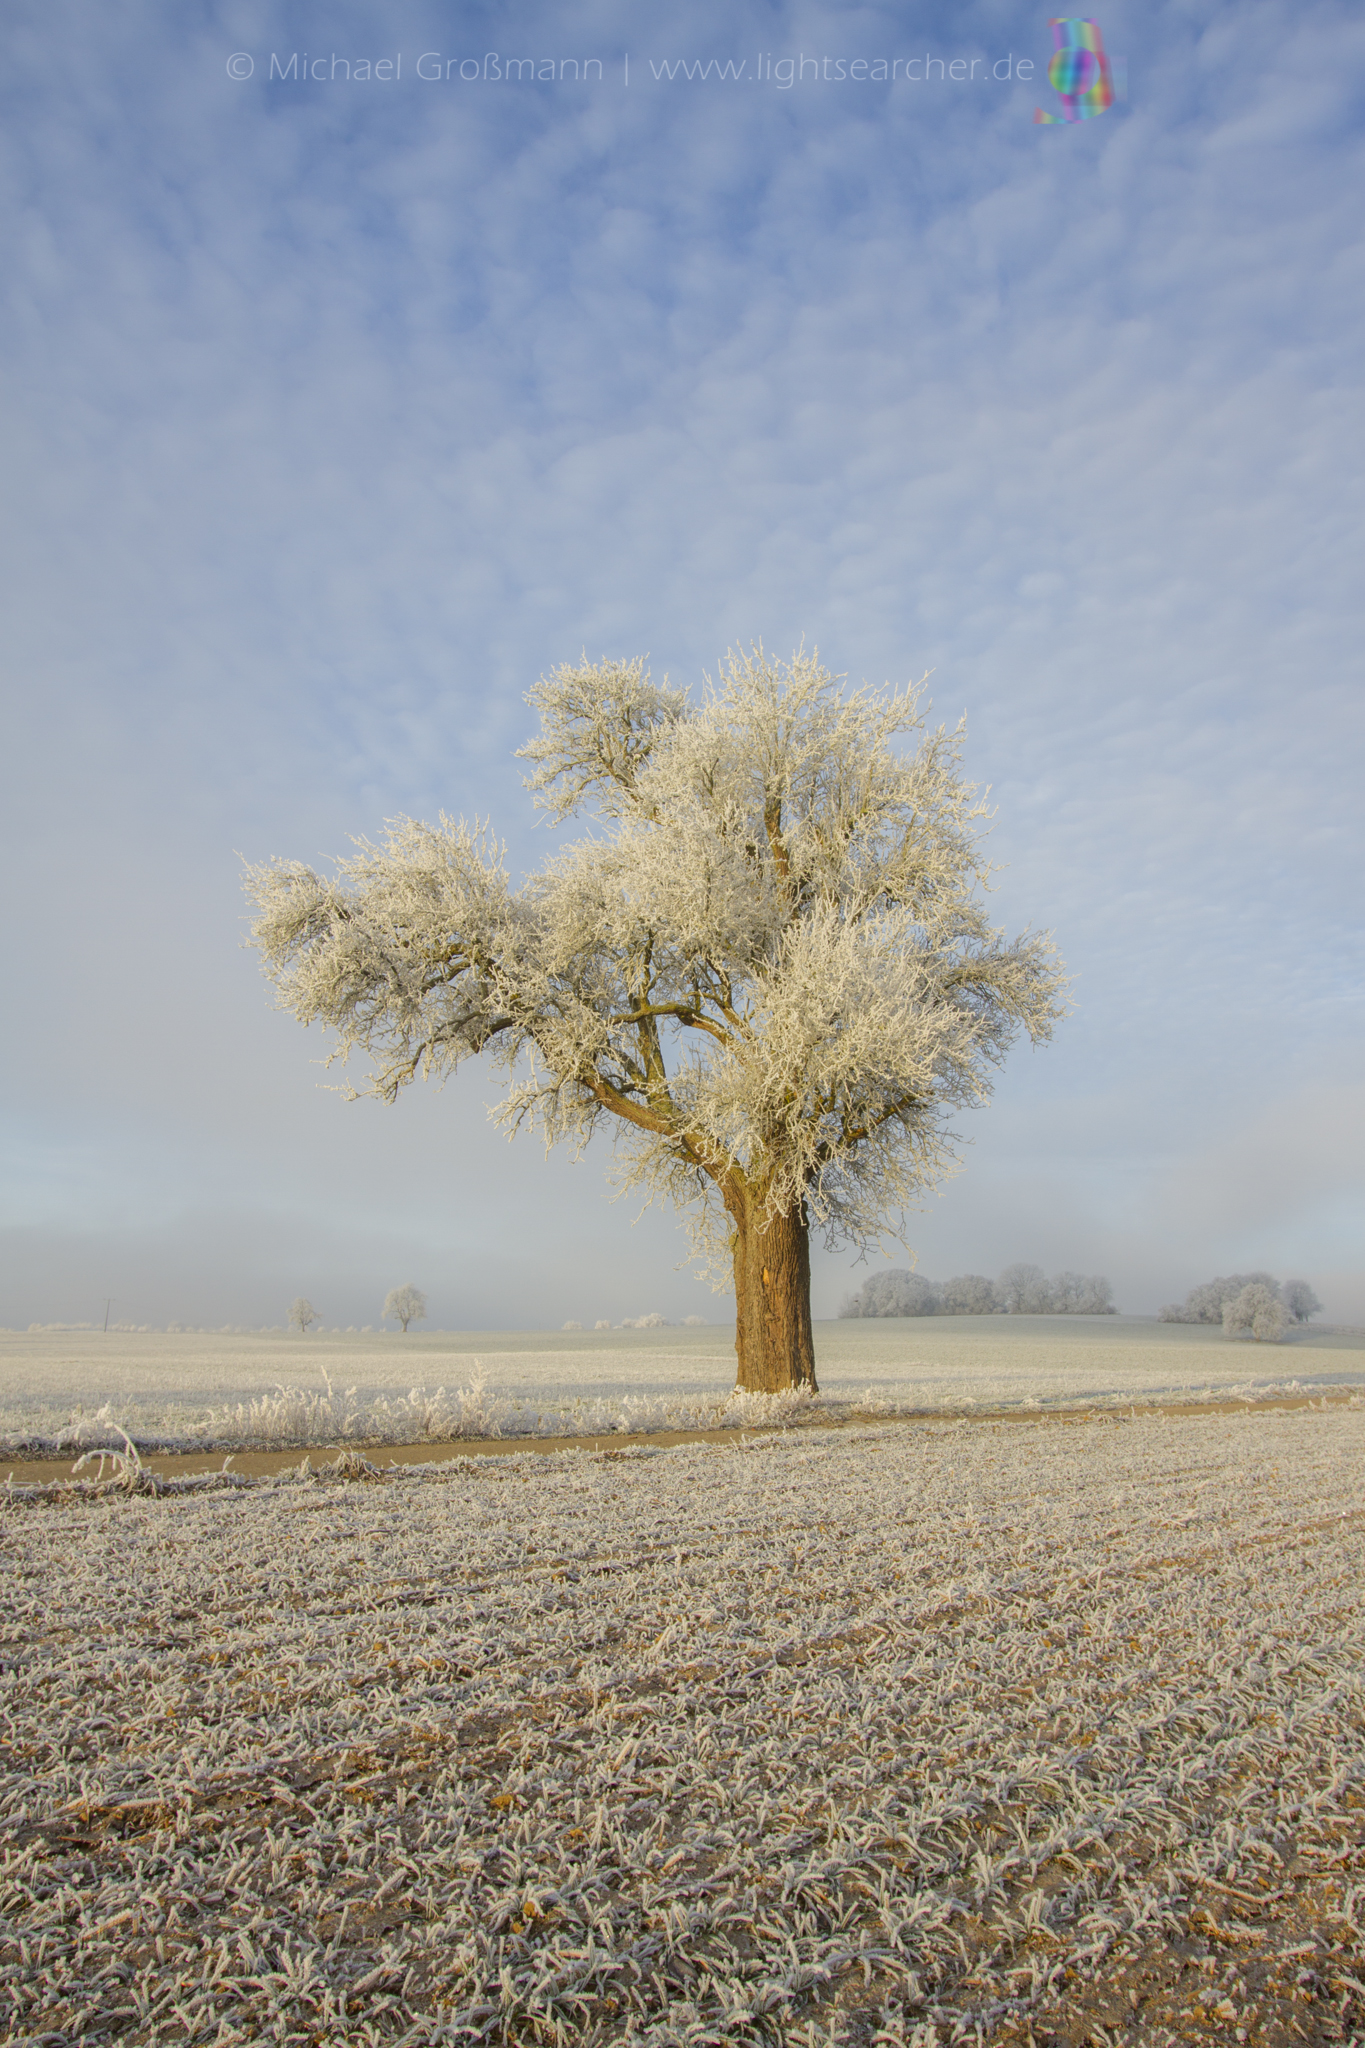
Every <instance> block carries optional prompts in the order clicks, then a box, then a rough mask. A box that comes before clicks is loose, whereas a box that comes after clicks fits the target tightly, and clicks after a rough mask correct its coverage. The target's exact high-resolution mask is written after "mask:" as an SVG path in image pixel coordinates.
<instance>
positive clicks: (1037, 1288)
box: [995, 1260, 1052, 1316]
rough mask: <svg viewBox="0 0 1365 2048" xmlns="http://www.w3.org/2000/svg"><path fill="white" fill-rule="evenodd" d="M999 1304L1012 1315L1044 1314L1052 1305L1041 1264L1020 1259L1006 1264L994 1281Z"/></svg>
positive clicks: (1050, 1294) (1049, 1290)
mask: <svg viewBox="0 0 1365 2048" xmlns="http://www.w3.org/2000/svg"><path fill="white" fill-rule="evenodd" d="M995 1292H996V1296H997V1299H998V1300H999V1302H1000V1306H1001V1307H1002V1308H1003V1309H1005V1310H1006V1311H1007V1313H1008V1314H1010V1315H1012V1316H1045V1315H1046V1314H1047V1313H1048V1310H1049V1309H1050V1308H1051V1307H1052V1293H1051V1289H1050V1288H1049V1286H1048V1281H1047V1275H1046V1273H1044V1271H1043V1269H1042V1267H1041V1266H1030V1265H1027V1264H1025V1263H1024V1262H1023V1261H1022V1260H1021V1261H1020V1262H1019V1263H1018V1264H1016V1265H1013V1266H1006V1268H1005V1270H1004V1272H1003V1273H1002V1274H1001V1275H1000V1277H999V1279H998V1280H997V1281H996V1283H995Z"/></svg>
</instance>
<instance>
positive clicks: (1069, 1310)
mask: <svg viewBox="0 0 1365 2048" xmlns="http://www.w3.org/2000/svg"><path fill="white" fill-rule="evenodd" d="M995 1293H996V1299H997V1301H998V1303H999V1305H1000V1306H1001V1307H1002V1308H1005V1309H1007V1310H1008V1311H1009V1313H1010V1314H1011V1315H1014V1316H1112V1315H1113V1314H1114V1290H1113V1288H1112V1287H1111V1285H1110V1284H1109V1282H1108V1281H1107V1280H1106V1279H1105V1277H1104V1275H1103V1273H1054V1274H1053V1276H1052V1278H1051V1279H1050V1280H1049V1279H1048V1277H1047V1275H1046V1274H1045V1273H1044V1271H1043V1269H1042V1267H1041V1266H1027V1265H1022V1264H1021V1265H1017V1266H1006V1268H1005V1270H1004V1272H1003V1273H1002V1274H1001V1275H1000V1278H999V1279H998V1280H997V1281H996V1283H995Z"/></svg>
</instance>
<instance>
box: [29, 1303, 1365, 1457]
mask: <svg viewBox="0 0 1365 2048" xmlns="http://www.w3.org/2000/svg"><path fill="white" fill-rule="evenodd" d="M816 1350H817V1363H818V1369H819V1375H820V1383H821V1388H822V1393H821V1398H820V1401H819V1403H818V1406H817V1407H816V1408H815V1409H813V1410H811V1411H810V1412H809V1413H808V1414H807V1416H806V1419H807V1420H813V1419H816V1418H817V1417H818V1416H820V1415H825V1416H847V1415H849V1414H852V1413H861V1414H865V1415H884V1414H897V1413H900V1414H904V1413H922V1414H935V1413H938V1414H954V1413H970V1412H971V1411H972V1410H973V1409H974V1408H992V1407H1003V1408H1015V1407H1022V1408H1048V1407H1056V1406H1059V1405H1067V1406H1075V1405H1092V1406H1099V1407H1103V1406H1119V1405H1123V1404H1125V1403H1131V1402H1133V1401H1134V1400H1144V1401H1147V1400H1164V1401H1187V1400H1191V1399H1194V1400H1212V1399H1216V1398H1223V1397H1226V1396H1227V1395H1229V1394H1236V1395H1239V1396H1241V1397H1242V1398H1244V1399H1247V1400H1255V1399H1258V1398H1266V1397H1267V1396H1272V1395H1277V1394H1280V1393H1283V1392H1285V1391H1291V1392H1293V1391H1308V1392H1312V1393H1315V1394H1320V1393H1322V1392H1324V1391H1326V1390H1328V1389H1331V1388H1334V1387H1342V1386H1350V1387H1355V1388H1358V1389H1362V1390H1365V1338H1363V1337H1362V1335H1361V1333H1359V1332H1356V1333H1348V1334H1346V1335H1339V1336H1334V1335H1332V1334H1331V1333H1328V1332H1323V1331H1307V1332H1302V1333H1298V1334H1297V1335H1296V1338H1295V1340H1294V1341H1293V1342H1291V1343H1288V1344H1284V1345H1269V1346H1268V1345H1253V1344H1239V1343H1233V1342H1230V1341H1229V1340H1228V1339H1227V1338H1226V1337H1224V1335H1223V1333H1222V1331H1221V1330H1214V1329H1207V1330H1205V1329H1190V1328H1188V1327H1182V1326H1177V1325H1167V1324H1158V1323H1149V1322H1141V1321H1138V1320H1137V1319H1135V1318H1134V1319H1126V1318H1114V1317H1100V1318H1096V1319H1093V1320H1091V1319H1087V1318H1082V1317H1068V1316H1059V1317H1032V1316H1029V1317H1011V1316H985V1317H971V1316H962V1317H945V1318H924V1319H914V1320H910V1321H906V1322H897V1323H874V1322H867V1323H863V1322H836V1323H823V1324H818V1325H817V1326H816ZM734 1376H735V1360H734V1349H733V1333H732V1331H731V1329H730V1328H729V1327H728V1326H724V1325H713V1326H711V1327H710V1328H708V1329H705V1330H684V1329H671V1330H658V1331H637V1330H630V1331H614V1332H609V1333H598V1332H595V1331H594V1332H586V1333H582V1334H577V1333H562V1334H557V1335H555V1336H554V1337H547V1336H544V1335H539V1334H530V1335H526V1334H515V1333H507V1332H481V1333H476V1334H473V1335H469V1336H453V1335H448V1334H446V1333H443V1332H439V1331H429V1332H423V1333H422V1334H421V1335H420V1336H418V1335H416V1334H415V1333H414V1334H413V1335H410V1336H407V1337H401V1336H398V1335H389V1336H383V1335H381V1336H378V1337H374V1336H334V1335H329V1336H326V1337H321V1338H319V1337H307V1338H302V1337H297V1336H291V1337H286V1336H284V1335H282V1334H279V1333H276V1334H274V1335H269V1334H265V1335H260V1336H240V1335H220V1336H205V1335H193V1334H188V1333H175V1334H172V1333H166V1332H151V1333H140V1334H127V1333H121V1332H118V1333H116V1332H112V1331H111V1332H110V1333H109V1335H108V1336H107V1337H106V1336H103V1335H102V1334H101V1333H100V1332H99V1331H94V1332H83V1331H59V1332H58V1331H40V1332H34V1333H24V1334H22V1335H18V1334H13V1333H0V1456H2V1455H4V1454H5V1453H8V1454H9V1455H10V1456H21V1455H23V1454H24V1453H25V1452H27V1453H28V1454H29V1455H34V1456H41V1455H44V1454H49V1455H50V1454H53V1453H60V1452H62V1451H65V1450H70V1451H72V1452H73V1453H75V1452H79V1451H82V1450H86V1449H89V1448H92V1447H99V1446H104V1447H107V1448H111V1449H112V1448H115V1447H117V1446H118V1444H119V1443H120V1442H121V1438H120V1435H119V1430H120V1429H121V1428H122V1429H126V1430H127V1431H128V1432H129V1434H130V1435H131V1436H132V1437H133V1438H134V1440H135V1441H136V1442H137V1443H138V1445H139V1446H140V1447H141V1448H142V1449H143V1450H144V1452H145V1451H150V1450H173V1449H211V1448H216V1449H221V1450H236V1449H245V1448H247V1447H262V1448H270V1447H277V1446H288V1445H297V1446H299V1447H301V1448H302V1447H304V1446H307V1445H309V1444H325V1443H345V1442H355V1443H362V1444H380V1443H395V1442H400V1441H424V1440H425V1441H434V1442H443V1441H448V1440H452V1439H458V1438H461V1437H471V1436H517V1435H542V1436H544V1435H560V1434H565V1433H569V1434H596V1435H606V1434H609V1433H611V1432H613V1431H623V1430H650V1429H670V1428H694V1427H698V1426H708V1425H713V1424H717V1423H723V1422H735V1421H738V1422H741V1423H745V1424H746V1425H747V1424H753V1425H755V1426H757V1424H758V1422H759V1420H760V1416H759V1413H758V1411H757V1409H756V1408H755V1407H754V1404H752V1403H750V1404H748V1405H747V1406H746V1404H745V1403H744V1402H742V1401H741V1402H739V1403H736V1402H734V1401H733V1400H732V1394H733V1387H734ZM759 1405H760V1406H761V1405H762V1404H759ZM767 1412H768V1415H769V1419H771V1420H775V1421H779V1422H787V1421H790V1420H792V1419H793V1416H792V1414H791V1413H788V1412H786V1409H785V1408H784V1407H782V1406H779V1407H778V1408H777V1409H769V1410H768V1411H767Z"/></svg>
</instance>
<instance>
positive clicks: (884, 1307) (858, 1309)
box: [839, 1266, 938, 1316]
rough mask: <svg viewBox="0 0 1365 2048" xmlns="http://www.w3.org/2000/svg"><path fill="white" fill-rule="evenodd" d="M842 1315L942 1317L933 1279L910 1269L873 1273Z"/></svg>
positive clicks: (895, 1268)
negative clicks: (939, 1315)
mask: <svg viewBox="0 0 1365 2048" xmlns="http://www.w3.org/2000/svg"><path fill="white" fill-rule="evenodd" d="M839 1313H840V1315H841V1316H934V1315H937V1314H938V1289H937V1287H936V1286H935V1285H934V1283H933V1281H932V1280H926V1279H925V1278H924V1276H923V1274H921V1273H912V1272H910V1271H909V1269H908V1268H907V1267H902V1266H893V1267H892V1269H891V1271H890V1272H889V1273H870V1274H869V1275H868V1277H867V1279H866V1280H864V1282H863V1284H862V1286H861V1287H860V1288H859V1290H858V1292H857V1294H855V1295H851V1296H849V1297H848V1298H847V1299H846V1300H845V1302H844V1305H843V1307H842V1308H841V1309H840V1311H839Z"/></svg>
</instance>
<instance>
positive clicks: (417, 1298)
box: [384, 1280, 427, 1330]
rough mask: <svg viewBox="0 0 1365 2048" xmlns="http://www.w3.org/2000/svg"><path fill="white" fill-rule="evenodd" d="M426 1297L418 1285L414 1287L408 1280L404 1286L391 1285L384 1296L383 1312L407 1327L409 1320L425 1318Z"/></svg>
mask: <svg viewBox="0 0 1365 2048" xmlns="http://www.w3.org/2000/svg"><path fill="white" fill-rule="evenodd" d="M426 1312H427V1298H426V1296H425V1294H423V1292H422V1290H421V1288H420V1287H414V1286H413V1284H412V1282H411V1281H410V1280H409V1281H408V1283H407V1285H406V1286H404V1287H391V1288H390V1289H389V1291H388V1293H387V1294H386V1295H385V1296H384V1313H385V1315H386V1316H392V1317H393V1318H394V1320H395V1321H396V1322H400V1323H401V1324H402V1325H403V1328H404V1330H406V1329H407V1327H408V1324H409V1323H411V1322H420V1321H422V1320H424V1319H425V1317H426Z"/></svg>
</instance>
